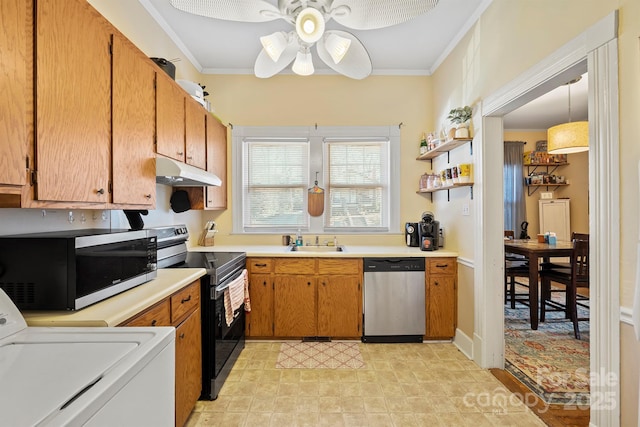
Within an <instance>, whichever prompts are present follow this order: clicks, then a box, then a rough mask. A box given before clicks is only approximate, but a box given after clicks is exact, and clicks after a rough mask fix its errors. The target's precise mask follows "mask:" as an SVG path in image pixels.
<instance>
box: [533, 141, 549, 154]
mask: <svg viewBox="0 0 640 427" xmlns="http://www.w3.org/2000/svg"><path fill="white" fill-rule="evenodd" d="M536 151H543V152H546V151H547V141H546V140H544V141H536Z"/></svg>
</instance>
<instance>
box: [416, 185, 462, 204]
mask: <svg viewBox="0 0 640 427" xmlns="http://www.w3.org/2000/svg"><path fill="white" fill-rule="evenodd" d="M460 187H469V192H470V194H471V200H473V182H461V183H457V184H453V185H447V186H445V187H438V188H430V189H424V190H418V191H416V193H418V194H429V195H430V196H431V201H432V202H433V193H435V192H436V191H445V190H446V191H447V202H448V201H449V200H450V194H449V190H451V189H453V188H460Z"/></svg>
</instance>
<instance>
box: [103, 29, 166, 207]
mask: <svg viewBox="0 0 640 427" xmlns="http://www.w3.org/2000/svg"><path fill="white" fill-rule="evenodd" d="M155 75H156V73H155V70H154V69H153V67H152V66H151V64H150V63H149V60H148V58H146V57H145V56H144V55H143V54H142V52H140V51H139V50H138V49H137V48H136V47H135V46H133V45H132V44H131V43H130V42H129V41H128V40H125V39H123V38H122V37H121V36H114V39H113V89H112V91H113V95H112V96H113V155H112V162H113V165H112V168H113V203H116V204H134V205H151V206H155V193H156V164H155V150H154V136H155V88H154V85H155Z"/></svg>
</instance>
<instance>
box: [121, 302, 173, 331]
mask: <svg viewBox="0 0 640 427" xmlns="http://www.w3.org/2000/svg"><path fill="white" fill-rule="evenodd" d="M124 326H171V306H170V304H169V300H168V299H166V300H164V301H162V302H160V303H159V304H156V305H154V306H152V307H151V308H149V309H148V310H146V311H144V312H142V313H141V314H139V315H137V316H136V317H134V318H133V319H131V320H128V321H127V322H125V323H124Z"/></svg>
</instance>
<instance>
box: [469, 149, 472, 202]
mask: <svg viewBox="0 0 640 427" xmlns="http://www.w3.org/2000/svg"><path fill="white" fill-rule="evenodd" d="M469 154H470V155H472V156H473V139H472V140H471V141H469ZM471 191H473V190H471ZM472 199H473V197H472Z"/></svg>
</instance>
